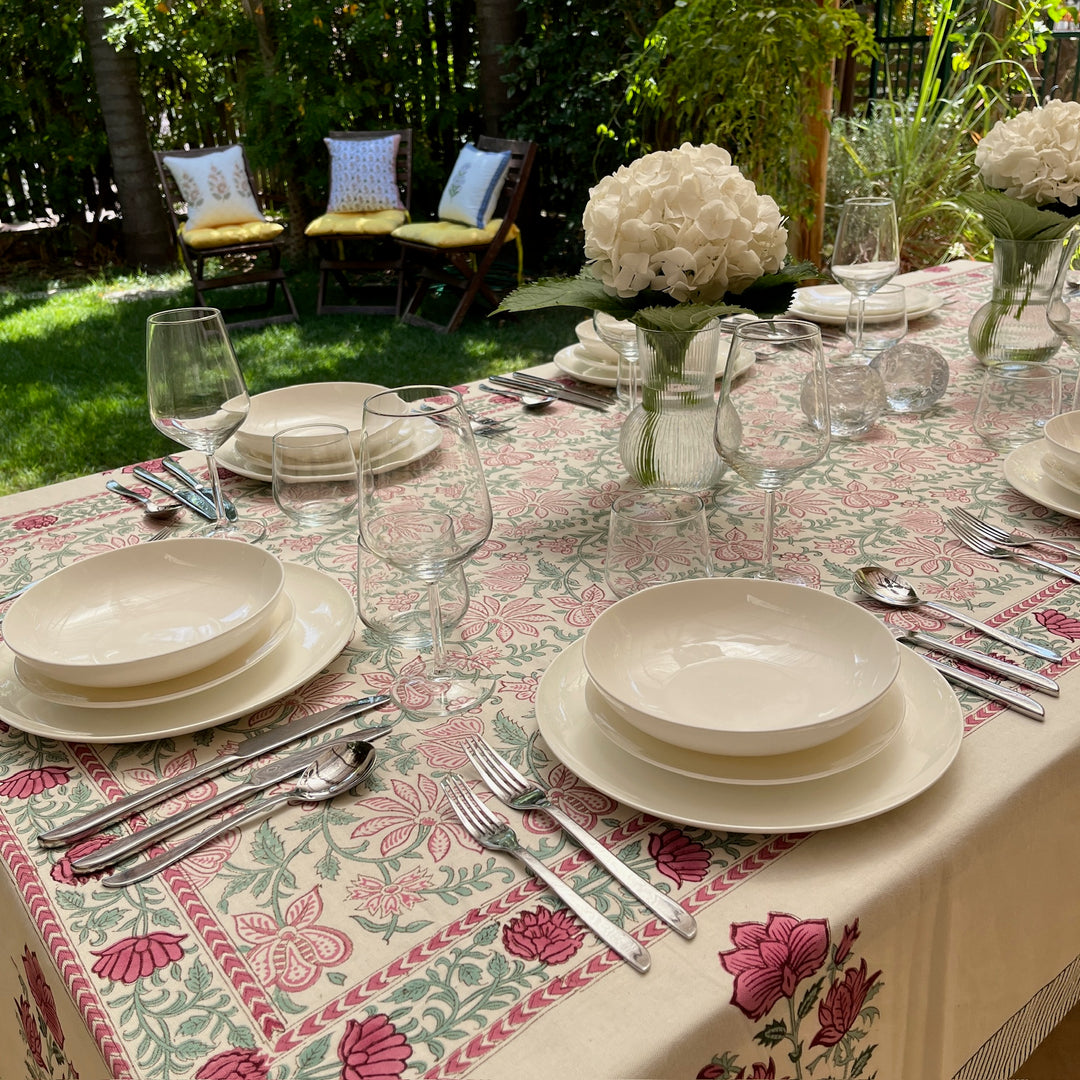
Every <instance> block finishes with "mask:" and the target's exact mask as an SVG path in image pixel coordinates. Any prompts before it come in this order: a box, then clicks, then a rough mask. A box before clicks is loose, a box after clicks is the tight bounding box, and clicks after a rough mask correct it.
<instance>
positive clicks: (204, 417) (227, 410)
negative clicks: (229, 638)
mask: <svg viewBox="0 0 1080 1080" xmlns="http://www.w3.org/2000/svg"><path fill="white" fill-rule="evenodd" d="M146 396H147V401H148V403H149V406H150V419H151V420H152V421H153V423H154V427H156V428H157V429H158V430H159V431H161V432H162V433H163V434H165V435H168V437H169V438H170V439H173V440H174V441H175V442H178V443H180V444H181V445H182V446H186V447H188V448H189V449H191V450H201V451H202V452H203V453H204V454H205V455H206V470H207V473H208V474H209V476H210V486H211V490H212V492H213V502H214V510H215V513H216V515H217V519H216V520H215V521H214V522H213V524H211V525H209V526H206V527H205V528H202V529H200V530H199V535H200V536H209V537H215V538H225V539H229V540H251V541H256V540H261V539H262V538H263V537H264V536H265V535H266V528H265V526H263V525H262V524H260V523H259V522H255V521H229V520H228V519H227V518H226V516H225V507H224V505H223V503H222V498H221V480H220V478H219V477H218V471H217V463H216V461H215V460H214V454H215V453H216V452H217V450H218V449H219V448H220V447H221V446H222V444H223V443H224V442H226V441H227V440H228V438H229V437H230V436H231V435H232V434H233V432H235V431H236V429H237V428H238V427H240V425H241V424H242V423H243V422H244V420H245V418H246V417H247V414H248V408H249V407H250V404H251V399H250V398H249V397H248V392H247V387H246V386H245V384H244V376H243V374H242V373H241V371H240V365H239V364H238V363H237V360H236V353H234V352H233V347H232V342H231V341H230V340H229V333H228V331H227V330H226V329H225V320H224V319H223V318H222V317H221V312H220V311H219V310H218V309H217V308H206V307H200V308H177V309H175V310H173V311H159V312H157V313H156V314H154V315H151V316H150V317H149V318H148V319H147V320H146Z"/></svg>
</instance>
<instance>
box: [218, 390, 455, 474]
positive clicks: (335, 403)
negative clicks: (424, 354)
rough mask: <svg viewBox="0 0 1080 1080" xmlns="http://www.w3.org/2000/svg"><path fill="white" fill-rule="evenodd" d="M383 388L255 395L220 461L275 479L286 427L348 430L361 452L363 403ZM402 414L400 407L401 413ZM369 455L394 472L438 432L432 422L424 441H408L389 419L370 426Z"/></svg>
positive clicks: (423, 449)
mask: <svg viewBox="0 0 1080 1080" xmlns="http://www.w3.org/2000/svg"><path fill="white" fill-rule="evenodd" d="M385 389H386V387H385V386H378V385H376V384H374V383H358V382H324V383H301V384H299V385H297V386H283V387H280V388H279V389H277V390H268V391H266V393H263V394H256V395H255V396H254V397H252V399H251V408H250V410H249V412H248V415H247V418H246V419H245V420H244V423H243V424H242V425H241V426H240V429H239V430H238V431H237V432H236V434H235V435H234V436H233V437H232V438H231V439H229V441H228V442H226V443H225V445H224V446H223V447H222V448H221V450H219V451H218V455H217V458H218V461H219V462H220V463H221V464H222V465H224V466H225V467H226V468H227V469H230V470H231V471H232V472H234V473H236V474H237V475H239V476H246V477H248V478H249V479H251V480H262V481H263V482H265V483H269V482H270V481H271V480H272V478H273V455H274V436H275V435H276V434H277V433H278V432H279V431H284V430H286V429H287V428H295V427H302V426H306V425H318V424H337V425H340V426H341V427H344V428H345V429H346V430H347V431H348V432H349V437H350V439H351V441H352V444H353V449H354V450H355V451H356V452H357V453H359V450H360V437H361V432H362V428H363V421H364V402H365V401H366V400H367V399H368V398H369V397H371V396H372V395H373V394H379V393H382V391H384V390H385ZM405 410H406V406H405V403H404V402H402V403H401V412H402V413H404V412H405ZM371 435H372V439H373V454H374V455H375V459H376V462H377V465H378V467H379V468H385V469H389V468H394V467H396V466H398V465H404V464H407V463H408V462H410V461H415V460H417V459H418V458H420V457H422V456H423V455H424V454H426V453H427V452H428V451H430V450H431V449H432V447H433V446H436V445H438V441H439V430H438V428H437V427H436V426H435V425H434V424H432V425H431V428H430V431H429V432H427V434H426V437H425V436H424V435H421V436H419V437H415V436H414V437H412V438H409V437H407V436H406V435H405V434H404V433H403V432H400V431H398V430H397V428H396V427H395V426H394V424H393V422H392V421H390V420H385V419H384V420H382V421H376V422H375V426H374V427H373V428H372V433H371Z"/></svg>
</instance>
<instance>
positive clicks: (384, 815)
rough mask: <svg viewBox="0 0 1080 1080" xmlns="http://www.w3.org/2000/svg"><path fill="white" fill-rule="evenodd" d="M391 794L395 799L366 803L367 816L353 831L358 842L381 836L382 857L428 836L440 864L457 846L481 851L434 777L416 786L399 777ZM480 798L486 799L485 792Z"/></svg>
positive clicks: (381, 796) (371, 798)
mask: <svg viewBox="0 0 1080 1080" xmlns="http://www.w3.org/2000/svg"><path fill="white" fill-rule="evenodd" d="M390 790H391V791H392V792H393V794H392V795H386V794H378V795H370V796H368V798H366V799H365V800H364V810H365V812H366V816H365V817H364V819H363V820H362V821H361V822H360V824H359V825H357V826H356V828H355V829H353V831H352V838H353V839H354V840H358V839H361V838H363V837H368V836H377V835H379V834H380V833H381V834H382V837H381V839H380V840H379V854H380V855H383V856H385V855H389V854H391V853H392V852H394V851H397V850H398V849H400V848H403V847H407V846H409V845H410V844H412V843H413V842H415V841H416V840H418V839H420V837H421V836H423V835H424V833H425V832H426V833H427V840H426V844H425V846H426V847H427V850H428V853H429V854H430V855H431V857H432V858H433V859H434V860H435V861H436V862H442V860H443V859H445V858H446V856H447V855H448V854H449V853H450V848H451V847H452V846H453V845H454V843H455V842H457V843H458V844H463V845H464V846H465V847H467V848H470V849H473V850H477V849H478V845H477V843H476V841H475V840H473V839H472V837H471V836H469V835H468V834H467V833H466V832H465V830H464V829H463V828H462V827H461V825H460V824H459V823H458V822H457V819H456V818H455V817H454V815H453V813H452V812H451V811H450V808H449V807H448V806H446V804H445V799H444V797H443V794H442V791H441V790H440V789H439V786H438V784H436V783H435V781H434V780H433V779H432V778H431V777H430V776H425V775H423V774H421V775H419V776H418V777H417V778H416V784H415V785H413V784H410V783H409V782H408V781H407V780H401V779H398V778H397V777H395V778H394V779H392V780H391V781H390ZM478 794H480V795H481V797H483V793H482V792H480V793H478Z"/></svg>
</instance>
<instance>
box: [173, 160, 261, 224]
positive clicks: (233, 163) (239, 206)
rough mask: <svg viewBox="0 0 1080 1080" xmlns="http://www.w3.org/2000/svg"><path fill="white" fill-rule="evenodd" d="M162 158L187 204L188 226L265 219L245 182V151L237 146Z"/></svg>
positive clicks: (246, 176) (246, 177) (239, 222)
mask: <svg viewBox="0 0 1080 1080" xmlns="http://www.w3.org/2000/svg"><path fill="white" fill-rule="evenodd" d="M163 160H164V162H165V166H166V168H168V170H169V172H171V173H172V175H173V179H174V180H175V181H176V186H177V187H178V188H179V189H180V194H181V195H183V197H184V202H186V203H187V212H188V219H187V226H186V228H187V229H213V228H216V227H217V226H219V225H242V224H244V223H245V222H248V221H265V220H266V218H265V217H263V213H262V211H261V210H260V209H259V204H258V203H257V202H256V201H255V196H254V194H253V193H252V191H251V185H250V184H249V183H248V175H247V168H246V166H245V164H244V152H243V150H242V149H241V148H240V147H239V146H230V147H227V148H226V149H224V150H216V151H214V152H213V153H211V154H200V155H199V156H198V157H166V158H164V159H163Z"/></svg>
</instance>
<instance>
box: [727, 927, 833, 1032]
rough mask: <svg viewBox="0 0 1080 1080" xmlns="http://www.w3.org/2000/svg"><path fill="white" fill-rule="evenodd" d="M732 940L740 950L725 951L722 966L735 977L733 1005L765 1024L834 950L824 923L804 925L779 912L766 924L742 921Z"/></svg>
mask: <svg viewBox="0 0 1080 1080" xmlns="http://www.w3.org/2000/svg"><path fill="white" fill-rule="evenodd" d="M731 940H732V941H733V942H734V944H735V948H734V949H730V950H729V951H727V952H721V953H720V963H721V964H722V965H723V966H724V970H725V971H727V972H728V974H729V975H734V976H735V989H734V992H733V994H732V996H731V1003H732V1005H735V1006H736V1007H737V1008H739V1009H741V1010H742V1011H743V1012H744V1013H745V1014H746V1015H747V1016H748V1017H749V1018H750V1019H751V1020H760V1019H761V1018H762V1017H763V1016H764V1015H765V1014H766V1013H767V1012H769V1010H770V1009H772V1007H773V1006H774V1005H775V1004H776V1003H777V1002H778V1001H779V1000H780V998H781V997H787V998H790V997H792V996H793V995H794V993H795V987H796V986H797V985H798V984H799V983H800V982H801V981H802V980H803V979H805V978H806V977H807V976H809V975H812V974H813V973H814V972H815V971H817V969H818V968H819V967H821V965H822V963H823V962H824V960H825V957H826V955H827V954H828V951H829V930H828V924H827V923H826V922H825V920H824V919H807V920H805V921H800V920H798V919H796V918H795V916H794V915H781V914H777V913H775V912H774V913H772V914H771V915H770V916H769V918H768V921H767V922H765V923H754V922H746V923H736V924H735V925H734V927H733V930H732V935H731Z"/></svg>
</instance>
